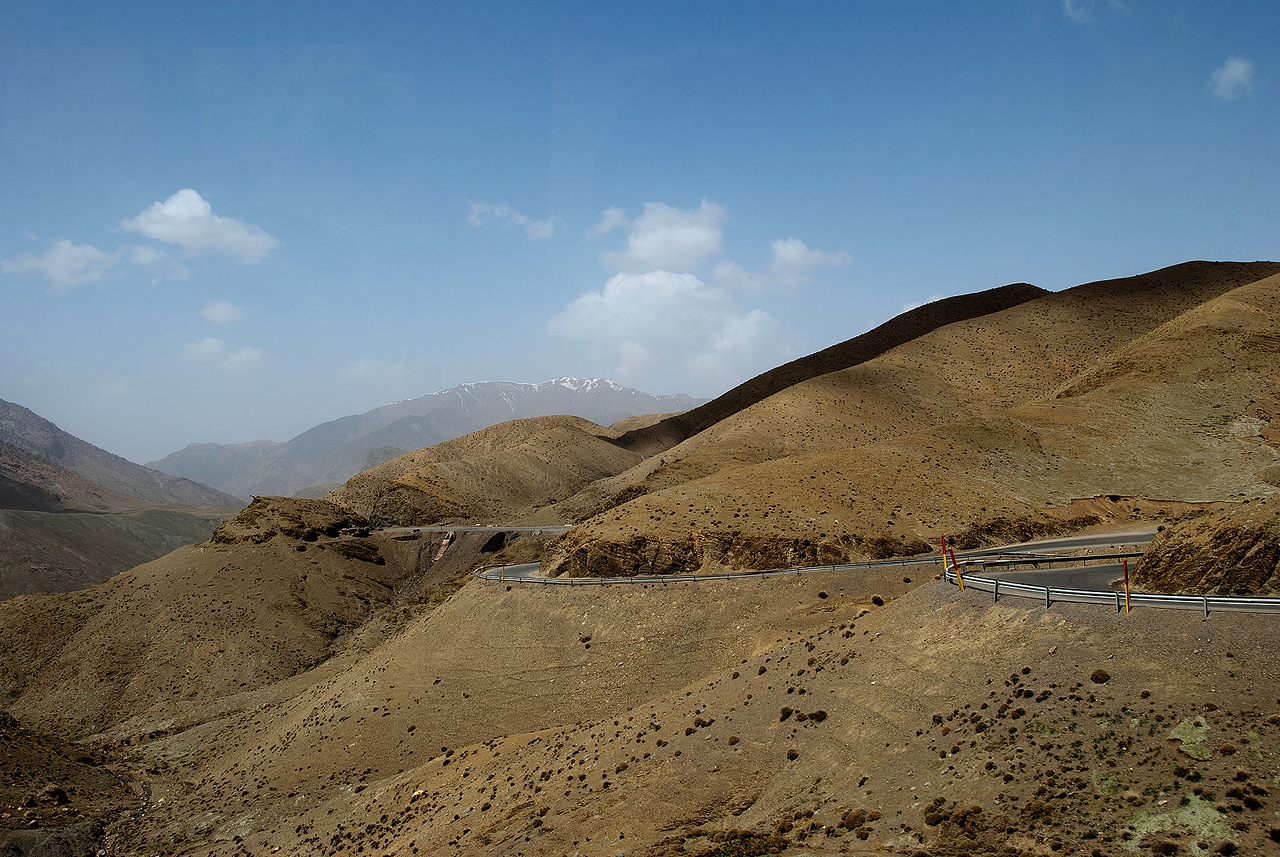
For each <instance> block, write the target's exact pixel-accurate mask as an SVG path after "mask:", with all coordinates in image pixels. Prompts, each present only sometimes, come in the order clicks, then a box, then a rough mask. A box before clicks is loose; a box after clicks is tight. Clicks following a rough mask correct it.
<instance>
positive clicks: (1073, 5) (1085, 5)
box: [1062, 0, 1093, 24]
mask: <svg viewBox="0 0 1280 857" xmlns="http://www.w3.org/2000/svg"><path fill="white" fill-rule="evenodd" d="M1062 14H1063V15H1065V16H1066V17H1067V18H1069V19H1070V20H1072V21H1075V22H1076V23H1077V24H1087V23H1088V22H1090V21H1092V20H1093V0H1062Z"/></svg>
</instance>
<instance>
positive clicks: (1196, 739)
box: [1169, 717, 1213, 762]
mask: <svg viewBox="0 0 1280 857" xmlns="http://www.w3.org/2000/svg"><path fill="white" fill-rule="evenodd" d="M1208 734H1209V724H1207V723H1205V722H1204V718H1203V717H1196V718H1193V719H1187V720H1183V721H1182V722H1181V723H1179V724H1178V725H1177V726H1175V727H1173V730H1172V731H1171V732H1170V733H1169V740H1170V741H1180V742H1181V746H1180V747H1179V749H1181V750H1182V752H1183V753H1184V754H1186V755H1188V756H1190V757H1191V758H1193V759H1199V760H1200V761H1202V762H1204V761H1208V760H1209V759H1210V758H1211V757H1212V756H1213V753H1212V752H1210V750H1209V748H1208V747H1206V746H1204V739H1205V738H1206V737H1207V736H1208Z"/></svg>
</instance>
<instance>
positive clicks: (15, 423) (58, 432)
mask: <svg viewBox="0 0 1280 857" xmlns="http://www.w3.org/2000/svg"><path fill="white" fill-rule="evenodd" d="M0 443H7V444H9V445H10V446H15V447H17V448H18V449H20V450H24V451H26V452H29V453H31V454H32V455H34V456H36V457H38V458H43V459H44V460H45V461H48V462H50V463H52V464H56V465H58V466H59V467H63V468H66V469H67V470H70V471H71V472H72V473H77V474H79V475H80V476H83V477H84V478H85V479H88V480H89V481H91V482H96V483H97V484H98V485H101V486H102V487H104V488H109V489H110V490H112V491H114V492H116V493H118V494H123V495H125V496H127V497H133V498H135V499H138V500H145V501H147V502H148V503H178V504H181V505H185V506H243V505H244V503H243V502H242V501H241V500H240V499H239V498H238V497H232V496H230V495H228V494H223V493H222V492H221V491H215V490H213V489H212V488H210V487H209V486H208V485H201V484H199V483H197V482H193V481H191V480H190V479H187V478H184V477H182V476H177V475H171V474H169V473H161V472H159V471H157V470H151V469H149V468H146V467H143V466H142V465H140V464H134V463H133V462H132V461H129V460H127V459H124V458H121V457H120V456H118V455H113V454H112V453H110V452H107V451H106V450H105V449H100V448H98V447H96V446H94V445H93V444H91V443H89V442H88V441H83V440H81V439H80V438H78V437H76V436H75V435H73V434H68V433H67V432H65V431H63V430H62V429H60V428H58V427H57V426H56V425H54V424H53V423H51V422H49V421H48V420H46V419H45V418H44V417H42V416H40V415H39V414H37V413H35V412H34V411H32V410H30V409H29V408H24V407H23V406H22V405H15V404H14V403H13V402H6V401H5V400H4V399H0Z"/></svg>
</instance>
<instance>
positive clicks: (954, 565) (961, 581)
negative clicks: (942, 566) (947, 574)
mask: <svg viewBox="0 0 1280 857" xmlns="http://www.w3.org/2000/svg"><path fill="white" fill-rule="evenodd" d="M951 568H952V569H953V570H954V571H955V573H956V583H958V584H960V591H961V592H964V578H963V577H961V576H960V563H958V562H956V552H955V551H954V550H953V551H952V552H951Z"/></svg>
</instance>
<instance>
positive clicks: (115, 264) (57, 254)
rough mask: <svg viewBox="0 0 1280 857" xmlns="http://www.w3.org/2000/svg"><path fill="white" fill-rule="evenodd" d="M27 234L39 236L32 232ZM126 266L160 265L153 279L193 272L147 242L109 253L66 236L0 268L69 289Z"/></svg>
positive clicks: (6, 261)
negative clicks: (37, 275) (38, 251)
mask: <svg viewBox="0 0 1280 857" xmlns="http://www.w3.org/2000/svg"><path fill="white" fill-rule="evenodd" d="M26 237H27V238H29V239H33V240H36V239H38V238H39V236H37V235H32V234H30V233H27V234H26ZM125 265H139V266H142V267H156V268H160V269H161V270H162V273H161V274H158V275H157V276H156V277H154V278H153V279H152V282H158V281H159V280H161V279H164V278H165V277H168V278H170V279H175V280H181V279H184V278H185V277H186V276H188V274H189V273H190V272H189V271H187V269H186V268H184V267H182V266H181V265H179V264H178V263H177V262H175V261H174V260H173V258H172V257H171V256H170V255H169V254H168V253H166V252H164V251H163V250H157V249H156V248H154V247H148V246H146V245H145V244H122V245H120V246H119V247H117V248H116V249H115V250H113V251H112V252H110V253H108V252H106V251H105V250H99V249H98V248H97V247H94V246H93V245H92V244H74V243H72V242H71V241H68V240H67V239H66V238H59V239H58V240H57V241H54V242H53V243H51V244H50V245H49V247H48V249H46V250H45V251H44V252H43V253H40V254H38V255H37V254H35V253H23V254H21V255H19V256H15V257H14V258H12V259H4V260H0V271H3V272H4V273H6V274H30V273H38V274H43V275H44V277H45V278H46V279H47V280H48V281H49V288H50V289H51V290H53V291H55V292H69V291H71V290H72V289H74V288H75V287H76V286H78V285H81V284H82V283H92V282H95V281H97V280H101V279H103V278H104V277H106V276H107V275H108V274H110V273H112V272H114V271H116V270H118V269H120V268H122V267H124V266H125Z"/></svg>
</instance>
